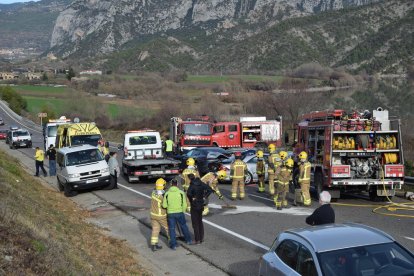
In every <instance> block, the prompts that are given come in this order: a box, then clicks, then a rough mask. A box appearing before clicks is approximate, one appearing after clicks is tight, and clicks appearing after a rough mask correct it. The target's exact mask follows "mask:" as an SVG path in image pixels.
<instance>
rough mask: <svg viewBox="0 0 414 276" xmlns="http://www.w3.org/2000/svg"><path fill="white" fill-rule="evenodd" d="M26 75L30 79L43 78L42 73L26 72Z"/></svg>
mask: <svg viewBox="0 0 414 276" xmlns="http://www.w3.org/2000/svg"><path fill="white" fill-rule="evenodd" d="M25 76H26V79H28V80H40V79H41V78H42V75H41V74H39V73H32V72H29V73H26V74H25Z"/></svg>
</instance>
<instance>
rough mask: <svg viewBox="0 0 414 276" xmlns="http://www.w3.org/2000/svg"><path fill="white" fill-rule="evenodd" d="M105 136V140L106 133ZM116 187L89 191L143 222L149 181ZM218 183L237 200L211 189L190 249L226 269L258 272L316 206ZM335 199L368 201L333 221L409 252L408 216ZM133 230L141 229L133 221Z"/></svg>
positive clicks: (39, 140)
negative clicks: (201, 237)
mask: <svg viewBox="0 0 414 276" xmlns="http://www.w3.org/2000/svg"><path fill="white" fill-rule="evenodd" d="M0 117H3V119H4V120H5V122H6V126H0V128H7V127H8V126H9V125H11V124H13V125H19V126H21V127H22V128H26V129H28V130H29V131H30V132H31V133H32V134H33V136H32V139H33V148H35V147H36V146H39V147H43V137H42V134H41V132H40V131H39V130H38V129H37V128H35V127H33V126H29V125H27V124H25V123H24V125H22V124H21V123H20V122H18V121H17V120H16V119H13V118H12V117H10V116H9V115H7V113H6V112H5V110H3V109H2V108H1V107H0ZM105 138H106V139H108V140H110V137H105ZM2 143H4V142H2ZM18 150H19V151H21V152H23V153H24V154H26V155H28V156H33V155H34V149H18ZM46 163H47V162H46ZM119 187H120V189H118V190H112V191H101V190H96V191H91V192H93V193H95V194H96V195H97V196H99V197H100V198H102V199H103V200H106V201H108V202H110V203H111V204H113V205H114V206H116V207H117V208H120V209H121V210H123V211H124V212H127V213H129V214H131V215H132V216H135V217H137V218H140V221H141V222H143V223H148V222H149V220H148V219H143V217H145V214H148V208H149V206H150V194H151V191H152V189H153V187H154V183H153V181H151V180H150V181H148V182H146V183H137V184H129V183H128V182H127V181H126V180H125V179H124V178H123V177H120V178H119ZM220 189H221V191H222V193H223V194H224V196H225V197H226V199H227V201H229V202H230V204H232V205H236V206H237V209H222V208H221V206H222V205H223V202H221V201H220V200H218V198H217V197H215V196H214V195H212V196H211V200H210V215H208V216H207V217H206V218H205V220H204V221H205V232H206V237H205V242H204V243H203V244H202V245H200V246H191V247H190V248H189V249H190V250H191V251H192V252H193V253H195V254H197V255H199V256H200V257H201V258H202V259H204V260H206V261H208V262H210V263H211V264H213V265H215V266H217V267H219V268H221V269H222V270H224V271H225V272H227V273H229V274H231V275H255V274H257V272H258V260H259V257H260V256H261V255H262V254H263V253H264V252H265V251H266V249H267V248H268V247H270V246H271V244H272V242H273V241H274V239H275V237H276V236H277V234H278V233H279V232H281V231H284V230H286V229H289V228H298V227H304V226H306V224H305V218H306V216H307V215H309V214H311V213H312V211H313V210H314V209H315V208H317V207H318V203H317V202H313V203H312V207H311V208H297V207H291V208H290V209H284V210H282V211H277V210H276V209H275V208H274V205H273V202H272V200H270V199H269V198H268V197H267V196H266V195H264V194H259V193H257V192H256V187H255V186H254V185H251V186H248V187H247V190H246V192H247V195H248V196H247V198H246V199H245V200H244V201H240V200H237V201H234V202H232V201H230V200H229V198H230V185H225V184H221V185H220ZM290 197H292V195H291V196H290ZM395 201H398V202H404V201H405V200H403V199H399V198H395ZM337 203H340V204H357V205H370V206H369V207H351V206H342V205H335V206H334V209H335V212H336V222H338V223H341V222H356V223H363V224H367V225H370V226H373V227H376V228H379V229H381V230H383V231H385V232H387V233H389V234H391V235H392V236H393V237H394V238H395V239H397V240H398V241H399V242H400V243H401V244H403V245H404V246H406V247H407V248H408V249H409V250H411V251H412V252H414V233H413V231H412V227H413V222H414V220H413V219H411V218H403V217H393V216H384V215H379V214H374V213H373V212H372V210H373V207H372V206H371V205H373V204H374V205H376V204H379V203H373V202H370V201H369V200H368V199H367V198H365V197H363V196H358V197H356V196H346V197H345V198H341V199H340V200H338V202H337ZM389 213H392V212H389ZM399 214H401V212H399ZM409 214H411V215H414V212H409ZM187 218H188V223H189V225H191V222H190V220H189V217H187ZM190 229H191V227H190ZM137 234H140V233H139V230H138V227H137ZM339 238H340V237H339ZM167 250H168V249H167Z"/></svg>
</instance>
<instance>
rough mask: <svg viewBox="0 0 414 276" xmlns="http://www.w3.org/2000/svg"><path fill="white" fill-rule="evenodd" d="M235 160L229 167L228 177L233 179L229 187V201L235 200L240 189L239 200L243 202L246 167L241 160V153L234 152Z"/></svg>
mask: <svg viewBox="0 0 414 276" xmlns="http://www.w3.org/2000/svg"><path fill="white" fill-rule="evenodd" d="M234 156H235V157H236V160H234V162H233V163H232V164H231V166H230V175H231V178H232V179H233V181H232V185H231V199H232V200H235V199H236V198H237V192H238V190H239V189H240V200H243V199H244V197H245V192H244V178H245V176H246V174H247V173H248V172H247V165H246V163H244V162H243V161H242V160H241V153H240V152H236V153H235V154H234Z"/></svg>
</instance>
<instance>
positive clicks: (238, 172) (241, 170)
mask: <svg viewBox="0 0 414 276" xmlns="http://www.w3.org/2000/svg"><path fill="white" fill-rule="evenodd" d="M231 171H232V172H233V175H232V177H233V178H234V179H243V178H244V176H245V171H247V165H246V163H244V162H243V161H242V160H236V161H234V162H233V164H231Z"/></svg>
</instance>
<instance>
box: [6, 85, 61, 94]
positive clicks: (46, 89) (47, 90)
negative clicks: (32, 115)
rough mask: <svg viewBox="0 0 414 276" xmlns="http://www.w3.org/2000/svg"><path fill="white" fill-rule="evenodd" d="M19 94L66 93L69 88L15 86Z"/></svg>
mask: <svg viewBox="0 0 414 276" xmlns="http://www.w3.org/2000/svg"><path fill="white" fill-rule="evenodd" d="M13 89H15V90H16V91H18V92H24V91H30V92H42V93H63V92H66V89H67V87H52V86H40V85H17V86H13Z"/></svg>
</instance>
